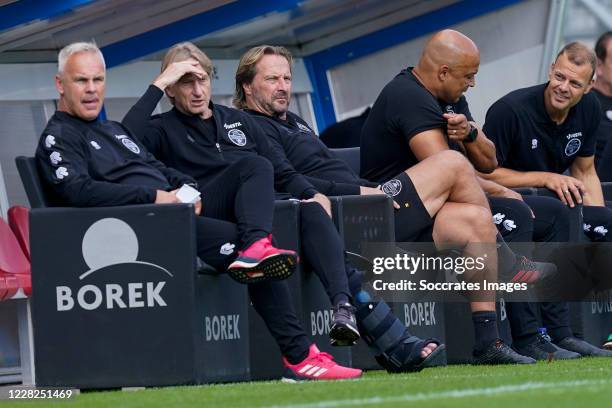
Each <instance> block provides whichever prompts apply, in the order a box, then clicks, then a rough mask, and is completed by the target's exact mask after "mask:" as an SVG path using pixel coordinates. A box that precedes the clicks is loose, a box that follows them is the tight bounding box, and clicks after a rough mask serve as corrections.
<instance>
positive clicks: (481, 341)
mask: <svg viewBox="0 0 612 408" xmlns="http://www.w3.org/2000/svg"><path fill="white" fill-rule="evenodd" d="M472 322H473V323H474V349H475V350H476V351H482V350H484V349H485V348H486V347H487V346H488V345H489V344H491V343H492V342H493V341H494V340H495V339H497V338H499V332H498V330H497V314H496V313H495V312H494V311H484V312H473V313H472Z"/></svg>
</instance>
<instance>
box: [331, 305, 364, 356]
mask: <svg viewBox="0 0 612 408" xmlns="http://www.w3.org/2000/svg"><path fill="white" fill-rule="evenodd" d="M359 337H360V336H359V329H357V320H356V319H355V308H354V307H353V306H351V305H350V304H348V303H344V304H339V305H337V306H335V307H334V314H333V316H332V326H331V329H330V331H329V339H330V342H331V345H332V346H337V347H342V346H352V345H354V344H355V343H357V340H359Z"/></svg>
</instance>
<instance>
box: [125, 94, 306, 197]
mask: <svg viewBox="0 0 612 408" xmlns="http://www.w3.org/2000/svg"><path fill="white" fill-rule="evenodd" d="M162 95H163V93H162V91H161V90H160V89H159V88H157V87H155V86H153V85H151V86H150V87H149V89H147V92H146V93H145V94H144V95H143V96H142V97H141V98H140V100H139V101H138V102H137V103H136V104H135V105H134V106H133V107H132V109H130V111H129V112H128V113H127V115H126V116H125V118H123V124H124V125H125V126H126V127H128V128H129V129H130V130H132V131H133V132H134V134H135V135H136V137H138V138H139V139H140V140H141V141H142V143H143V144H144V145H145V146H147V148H149V150H150V151H151V153H153V154H154V155H155V157H157V158H158V159H159V160H161V161H163V162H164V163H166V164H167V165H168V166H172V167H174V168H177V169H179V170H181V171H184V172H185V173H188V174H190V175H191V176H193V177H194V178H195V179H196V180H197V182H198V184H199V185H200V186H204V185H206V184H207V183H208V182H209V181H210V180H212V179H213V178H214V177H215V176H216V175H217V174H218V173H219V171H221V170H223V169H224V168H226V167H227V166H228V165H230V164H231V163H234V162H236V161H238V160H240V159H241V158H244V157H247V156H250V155H253V154H257V155H261V156H263V157H265V158H267V159H268V160H269V161H270V162H271V163H272V165H273V166H274V180H275V188H276V190H277V191H282V192H288V193H290V194H291V195H292V196H294V197H297V198H311V197H312V196H313V195H314V194H315V193H316V192H317V190H316V189H315V188H314V187H313V185H312V184H311V183H309V182H308V181H307V180H306V178H304V176H302V175H301V174H299V173H298V172H297V171H295V170H294V169H293V167H291V165H290V164H289V162H288V161H287V159H286V158H284V157H283V156H281V155H279V154H278V152H277V151H276V150H274V149H272V148H271V146H270V143H269V141H268V138H267V137H266V135H265V134H264V133H263V132H262V130H261V128H260V127H259V126H258V125H257V124H256V123H255V122H254V121H253V119H252V118H251V117H250V116H249V115H247V114H246V113H244V112H242V111H239V110H237V109H233V108H228V107H225V106H222V105H214V104H212V102H211V103H210V107H211V109H212V111H213V121H212V123H213V125H214V127H215V129H216V130H215V132H214V134H212V132H211V131H210V128H208V129H207V128H206V127H205V126H204V125H203V122H204V121H203V120H202V119H200V118H199V117H197V116H189V115H185V114H183V113H181V112H180V111H178V110H177V109H176V108H175V109H172V110H170V111H168V112H165V113H163V114H161V115H155V116H153V117H150V115H151V112H153V110H154V109H155V106H156V105H157V102H158V101H159V99H160V98H161V97H162Z"/></svg>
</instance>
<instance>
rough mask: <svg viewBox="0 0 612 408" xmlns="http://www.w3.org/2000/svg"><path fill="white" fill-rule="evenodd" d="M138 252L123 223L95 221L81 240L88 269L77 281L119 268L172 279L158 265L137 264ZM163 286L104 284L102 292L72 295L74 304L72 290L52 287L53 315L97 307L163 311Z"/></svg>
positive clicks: (87, 288) (87, 289)
mask: <svg viewBox="0 0 612 408" xmlns="http://www.w3.org/2000/svg"><path fill="white" fill-rule="evenodd" d="M138 249H139V248H138V238H137V236H136V233H135V232H134V230H133V229H132V228H131V227H130V226H129V225H128V224H127V223H126V222H124V221H121V220H119V219H117V218H104V219H101V220H99V221H96V222H95V223H93V224H92V225H91V226H90V227H89V229H88V230H87V231H86V232H85V235H84V236H83V243H82V252H83V259H84V260H85V263H86V264H87V266H88V267H89V268H90V269H89V270H88V271H86V272H84V273H83V274H81V275H80V276H79V280H84V279H85V278H87V277H90V276H91V275H93V274H94V273H95V274H101V273H104V271H105V270H107V269H108V268H109V267H112V266H114V265H121V264H139V265H146V266H149V267H152V268H155V269H158V270H161V271H162V272H163V273H165V274H166V275H168V276H170V277H173V275H172V274H171V273H170V272H169V271H168V270H167V269H165V268H163V267H161V266H159V265H155V264H152V263H149V262H143V261H138V260H137V259H138ZM165 285H166V282H165V281H160V282H152V281H151V282H130V283H128V284H127V287H126V288H124V287H123V286H121V285H119V284H117V283H107V284H105V285H104V287H103V288H100V287H98V286H96V285H93V284H88V285H84V286H82V287H80V288H79V289H78V290H77V291H76V302H75V298H74V296H73V290H72V288H70V287H69V286H56V288H55V293H56V301H57V311H58V312H64V311H68V310H72V309H73V308H74V307H75V304H76V305H78V306H80V307H81V308H82V309H83V310H95V309H98V308H100V307H103V308H106V309H115V308H119V309H126V308H130V309H131V308H142V307H156V306H160V307H163V306H167V304H166V302H165V301H164V299H163V298H162V296H161V291H162V289H163V288H164V286H165ZM103 302H104V304H103Z"/></svg>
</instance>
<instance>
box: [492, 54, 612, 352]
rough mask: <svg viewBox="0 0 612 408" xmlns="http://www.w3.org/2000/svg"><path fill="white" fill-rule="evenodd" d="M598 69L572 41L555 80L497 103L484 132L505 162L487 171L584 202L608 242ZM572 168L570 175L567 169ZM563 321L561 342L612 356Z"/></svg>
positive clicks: (553, 72)
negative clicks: (598, 153)
mask: <svg viewBox="0 0 612 408" xmlns="http://www.w3.org/2000/svg"><path fill="white" fill-rule="evenodd" d="M594 71H595V55H594V54H593V52H592V51H591V50H590V49H589V48H588V47H586V46H585V45H582V44H580V43H570V44H568V45H566V46H565V47H564V48H563V49H562V50H561V51H560V52H559V54H558V55H557V58H556V60H555V62H554V63H553V64H552V66H551V69H550V73H549V82H548V83H546V84H542V85H537V86H533V87H529V88H524V89H519V90H517V91H514V92H511V93H510V94H508V95H506V96H504V97H503V98H501V99H500V100H498V101H497V102H495V103H494V104H493V105H492V106H491V107H490V108H489V110H488V112H487V116H486V121H485V125H484V131H485V132H486V134H487V136H489V137H490V138H491V140H493V142H494V143H495V146H496V148H497V159H498V162H499V165H500V167H499V168H498V169H496V170H495V171H494V172H493V173H491V174H490V175H487V176H486V177H487V178H489V179H491V180H494V181H496V182H498V183H500V184H503V185H505V186H507V187H512V188H514V187H546V188H548V189H550V190H552V191H553V192H555V193H556V194H557V195H558V197H559V199H560V200H561V201H562V202H563V203H564V204H566V205H569V206H570V207H573V206H575V203H581V204H584V205H585V207H584V220H585V225H584V230H585V233H586V235H587V236H588V237H589V238H590V239H592V240H594V241H605V242H609V241H610V234H608V228H609V225H610V222H611V221H612V211H611V210H609V209H607V208H606V207H604V206H603V195H602V191H601V185H600V183H599V178H598V177H597V173H596V171H595V165H594V157H593V156H594V153H595V131H596V130H597V128H598V126H599V122H600V119H601V113H600V107H599V103H598V101H597V99H596V97H595V96H594V95H593V94H589V93H588V92H589V91H590V89H591V87H592V82H593V81H592V78H593V73H594ZM568 168H569V169H570V173H571V176H565V175H563V174H562V173H564V172H565V171H566V170H567V169H568ZM566 320H567V319H566ZM564 326H565V327H556V328H555V330H553V331H552V332H551V337H552V339H553V342H554V343H555V344H557V345H558V346H559V347H562V348H565V349H568V350H572V351H575V352H578V353H580V354H582V355H612V353H610V352H609V351H604V350H601V349H598V348H596V347H594V346H592V345H590V344H588V343H586V342H584V341H582V340H579V339H577V338H575V337H573V336H572V335H571V332H570V331H569V329H568V327H567V325H564Z"/></svg>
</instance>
